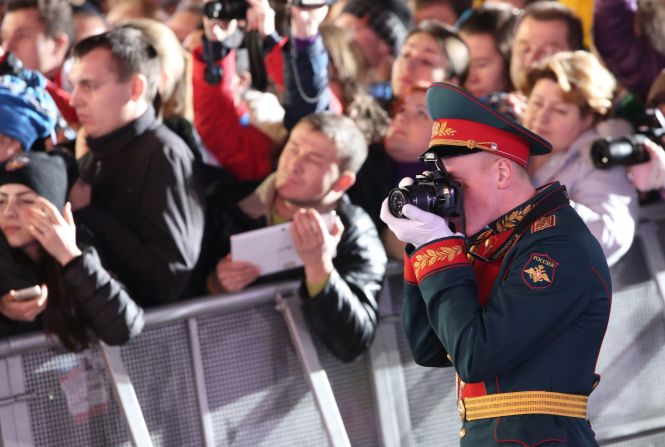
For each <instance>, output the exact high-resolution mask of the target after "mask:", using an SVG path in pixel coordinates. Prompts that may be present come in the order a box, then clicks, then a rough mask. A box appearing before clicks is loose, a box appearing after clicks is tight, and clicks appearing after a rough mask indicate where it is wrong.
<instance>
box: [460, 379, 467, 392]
mask: <svg viewBox="0 0 665 447" xmlns="http://www.w3.org/2000/svg"><path fill="white" fill-rule="evenodd" d="M465 386H466V383H464V380H460V381H459V387H460V389H461V390H463V389H464V387H465Z"/></svg>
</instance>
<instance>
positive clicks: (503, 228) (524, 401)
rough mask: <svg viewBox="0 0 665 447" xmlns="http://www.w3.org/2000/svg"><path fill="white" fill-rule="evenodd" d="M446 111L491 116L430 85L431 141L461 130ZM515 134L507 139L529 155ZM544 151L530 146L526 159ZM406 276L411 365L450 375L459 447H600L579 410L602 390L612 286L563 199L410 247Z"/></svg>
mask: <svg viewBox="0 0 665 447" xmlns="http://www.w3.org/2000/svg"><path fill="white" fill-rule="evenodd" d="M436 89H438V90H439V92H434V93H433V92H432V91H433V90H436ZM440 96H444V97H445V98H441V97H440ZM460 97H461V98H460ZM443 99H445V100H447V103H448V104H450V102H451V101H452V102H453V103H454V101H461V102H463V103H465V104H464V107H462V108H456V109H455V110H467V111H468V109H469V107H468V104H466V102H473V104H472V105H473V107H477V108H479V109H481V110H480V111H479V110H475V111H473V112H469V113H472V114H475V115H473V116H480V119H481V120H483V122H485V123H487V121H491V119H494V116H493V117H491V119H485V118H487V115H488V114H494V113H495V112H493V111H491V110H489V109H487V110H485V106H484V105H482V104H480V103H478V102H477V100H475V99H474V98H472V97H470V96H469V95H468V94H466V92H464V91H462V90H460V89H456V88H454V87H451V86H447V85H445V84H438V85H437V84H435V86H433V87H432V88H431V89H430V92H429V93H428V107H429V109H430V113H431V114H432V117H433V118H434V119H435V126H434V132H433V133H434V134H435V135H433V141H434V139H435V137H436V138H438V140H442V139H443V138H441V128H442V127H447V128H450V127H451V125H450V122H454V126H453V127H454V128H456V129H458V128H462V126H463V125H464V123H460V122H455V121H454V120H451V119H449V116H448V115H445V113H450V107H452V105H450V106H448V108H444V109H443V112H441V113H437V110H436V107H433V106H432V102H433V101H434V102H435V103H439V102H438V101H441V100H443ZM458 105H459V104H458ZM433 109H434V111H433ZM455 113H458V112H455ZM462 113H466V112H462ZM442 116H443V117H445V119H446V120H447V125H446V126H443V123H442V122H441V119H439V118H441V117H442ZM436 120H438V121H436ZM437 122H438V123H439V124H438V125H437ZM506 126H507V129H506V130H507V131H508V132H513V129H511V128H510V126H518V125H517V124H514V123H507V124H506ZM483 130H484V131H485V129H483ZM524 130H525V129H523V128H516V129H515V130H514V132H515V133H517V132H519V133H520V135H527V137H525V138H524V139H525V140H526V141H527V142H529V143H533V141H529V139H530V138H531V137H530V136H528V134H526V133H524ZM527 132H528V131H527ZM488 139H489V140H490V141H498V140H497V139H496V138H491V136H490V138H488ZM451 141H452V139H451V138H447V139H446V140H445V143H446V145H449V144H451ZM542 143H543V142H542V140H538V141H537V142H536V143H533V144H531V146H530V149H529V150H530V153H531V154H533V153H534V145H536V144H542ZM470 146H471V145H470ZM446 147H447V146H446ZM504 148H505V145H504ZM444 150H445V147H444ZM452 150H453V151H455V150H457V149H455V148H452ZM481 150H484V149H481ZM504 150H505V149H504ZM536 150H543V148H542V147H540V148H539V149H536ZM454 155H460V154H454ZM511 155H512V156H513V157H514V158H515V159H519V157H523V156H524V154H519V153H517V152H515V153H512V154H511ZM441 156H445V155H441ZM526 156H527V157H528V155H526ZM404 270H405V296H404V312H403V324H404V330H405V332H406V337H407V339H408V341H409V345H410V347H411V351H412V353H413V357H414V359H415V361H416V362H417V363H419V364H421V365H424V366H433V367H446V366H451V365H452V366H453V367H454V368H455V370H456V372H457V375H458V397H459V399H458V407H459V411H460V416H461V417H462V420H463V427H462V428H461V431H460V437H461V441H460V442H461V445H462V446H473V447H479V446H481V447H484V446H510V445H515V446H535V445H539V446H540V445H547V446H550V445H552V446H555V445H566V446H594V445H597V444H596V441H595V439H594V434H593V431H592V429H591V427H590V424H589V423H588V421H587V420H586V398H587V396H588V395H589V394H590V393H591V391H592V390H593V388H594V387H595V385H596V384H597V380H598V378H599V377H598V376H597V375H596V374H595V373H594V369H595V365H596V360H597V357H598V354H599V351H600V347H601V343H602V340H603V336H604V334H605V330H606V328H607V323H608V319H609V312H610V301H611V279H610V274H609V269H608V267H607V262H606V261H605V258H604V256H603V252H602V249H601V248H600V245H599V244H598V242H597V241H596V239H595V238H594V237H593V235H592V234H591V233H590V232H589V230H588V229H587V227H586V226H585V224H584V222H582V220H581V219H580V217H579V216H578V215H577V213H576V212H575V211H574V210H573V208H572V207H571V206H570V204H569V203H568V198H567V195H566V193H565V188H564V187H562V186H561V185H559V184H558V183H554V184H551V185H547V186H545V187H543V188H540V189H539V190H538V192H537V194H536V195H535V196H534V197H532V198H531V199H529V200H528V201H527V202H525V203H522V204H521V205H520V206H518V207H517V208H515V209H513V210H510V211H509V212H507V213H506V214H504V215H503V216H501V217H500V218H498V219H497V220H495V221H494V222H492V223H490V224H489V225H488V226H487V227H486V228H485V230H483V231H482V232H481V233H480V234H477V235H474V236H472V237H470V238H469V239H465V238H463V237H461V236H460V237H458V236H452V237H447V238H443V239H439V240H435V241H432V242H430V243H427V244H425V245H423V246H421V247H419V248H418V249H417V250H416V249H415V248H414V247H413V246H412V245H408V246H407V253H406V256H405V269H404Z"/></svg>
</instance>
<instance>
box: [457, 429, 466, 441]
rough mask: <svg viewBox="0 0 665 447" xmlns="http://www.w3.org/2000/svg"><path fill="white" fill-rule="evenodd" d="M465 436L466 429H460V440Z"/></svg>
mask: <svg viewBox="0 0 665 447" xmlns="http://www.w3.org/2000/svg"><path fill="white" fill-rule="evenodd" d="M465 436H466V428H464V427H462V428H461V429H460V431H459V437H460V439H461V438H463V437H465Z"/></svg>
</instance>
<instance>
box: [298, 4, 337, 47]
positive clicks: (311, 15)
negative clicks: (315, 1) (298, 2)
mask: <svg viewBox="0 0 665 447" xmlns="http://www.w3.org/2000/svg"><path fill="white" fill-rule="evenodd" d="M327 15H328V7H327V6H322V7H320V8H298V7H297V6H292V7H291V34H293V37H295V38H298V39H307V38H310V37H313V36H316V35H317V34H318V33H319V25H321V23H323V21H324V20H325V18H326V16H327Z"/></svg>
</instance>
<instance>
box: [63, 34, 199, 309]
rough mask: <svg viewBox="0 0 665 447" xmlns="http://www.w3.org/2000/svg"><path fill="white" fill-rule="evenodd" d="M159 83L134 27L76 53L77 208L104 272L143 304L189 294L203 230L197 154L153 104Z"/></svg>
mask: <svg viewBox="0 0 665 447" xmlns="http://www.w3.org/2000/svg"><path fill="white" fill-rule="evenodd" d="M159 75H160V68H159V61H158V59H157V54H156V52H155V50H154V49H153V48H152V47H151V46H150V45H149V44H148V43H147V42H146V41H145V40H144V38H143V37H142V35H141V33H140V31H138V30H135V29H129V28H120V29H115V30H111V31H109V32H106V33H104V34H100V35H97V36H92V37H89V38H87V39H84V40H82V41H81V42H79V43H78V44H77V45H76V47H75V48H74V65H73V67H72V71H71V75H70V77H71V80H72V83H73V85H74V90H73V92H72V98H71V105H72V106H73V107H74V108H75V109H76V112H77V115H78V116H79V118H80V121H81V125H82V128H83V130H84V131H85V133H86V135H87V140H86V141H87V144H88V147H89V148H90V152H89V153H88V154H86V156H85V157H84V158H83V159H82V160H81V165H82V171H81V179H80V180H79V181H78V182H77V184H75V185H74V187H73V188H72V191H71V194H70V201H71V203H72V206H73V207H74V209H75V210H76V218H77V220H79V221H80V222H81V223H83V224H85V226H86V227H88V228H90V229H91V230H92V232H93V233H94V235H95V237H96V239H97V241H98V248H99V249H100V252H101V254H102V255H103V260H104V262H105V267H107V268H108V269H109V270H112V271H113V272H114V273H115V274H117V275H118V277H119V279H120V280H121V281H122V282H123V283H124V284H125V285H126V286H127V287H128V288H129V290H130V291H131V292H132V295H133V296H134V297H135V298H137V299H138V301H140V302H141V304H143V305H150V304H158V303H164V302H169V301H173V300H175V299H177V298H178V297H180V296H183V295H184V294H187V290H186V287H187V284H188V281H189V279H190V275H191V272H192V270H193V268H194V266H195V265H196V262H197V260H198V256H199V252H200V246H201V239H202V236H203V224H204V206H203V196H202V190H201V187H200V185H199V184H198V181H197V179H196V177H195V173H194V160H193V157H192V154H191V152H190V151H189V149H188V148H187V146H186V145H185V143H183V141H182V140H181V139H180V138H178V137H177V136H176V135H175V134H173V133H172V132H171V131H169V130H168V129H167V128H166V127H165V126H164V125H163V124H161V123H159V122H158V121H157V120H156V118H155V112H154V110H153V108H152V106H151V104H152V101H153V98H154V97H155V94H156V92H157V84H158V79H159Z"/></svg>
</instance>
